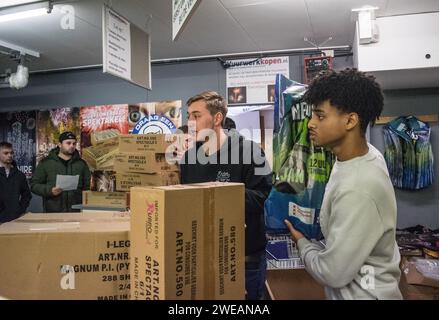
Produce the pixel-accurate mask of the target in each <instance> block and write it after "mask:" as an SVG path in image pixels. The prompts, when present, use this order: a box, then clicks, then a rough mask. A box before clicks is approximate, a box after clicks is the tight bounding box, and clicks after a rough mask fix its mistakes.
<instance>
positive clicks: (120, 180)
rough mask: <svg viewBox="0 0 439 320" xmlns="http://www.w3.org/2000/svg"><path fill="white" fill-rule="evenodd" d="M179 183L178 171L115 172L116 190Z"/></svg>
mask: <svg viewBox="0 0 439 320" xmlns="http://www.w3.org/2000/svg"><path fill="white" fill-rule="evenodd" d="M179 183H180V175H179V173H178V172H173V171H165V172H159V173H155V174H148V173H134V172H131V173H130V172H117V173H116V190H118V191H130V188H132V187H141V186H169V185H175V184H179Z"/></svg>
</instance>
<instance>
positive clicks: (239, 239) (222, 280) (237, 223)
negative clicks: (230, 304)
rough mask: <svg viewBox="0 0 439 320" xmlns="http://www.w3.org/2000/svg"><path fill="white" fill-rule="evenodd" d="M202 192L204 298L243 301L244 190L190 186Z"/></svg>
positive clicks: (220, 185) (213, 185) (234, 185)
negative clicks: (203, 206) (203, 207)
mask: <svg viewBox="0 0 439 320" xmlns="http://www.w3.org/2000/svg"><path fill="white" fill-rule="evenodd" d="M191 186H195V187H198V188H202V189H203V190H204V205H205V209H204V219H205V224H204V234H205V236H204V238H205V256H204V258H205V261H204V266H205V297H206V299H209V300H225V299H226V300H242V299H244V298H245V209H244V204H245V188H244V185H243V184H240V183H223V182H207V183H197V184H191Z"/></svg>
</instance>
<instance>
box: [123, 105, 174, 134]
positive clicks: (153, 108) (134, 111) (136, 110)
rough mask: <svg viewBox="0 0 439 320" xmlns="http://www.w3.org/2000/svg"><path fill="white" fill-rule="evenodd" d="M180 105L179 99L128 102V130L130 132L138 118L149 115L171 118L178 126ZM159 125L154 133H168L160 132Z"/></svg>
mask: <svg viewBox="0 0 439 320" xmlns="http://www.w3.org/2000/svg"><path fill="white" fill-rule="evenodd" d="M181 107H182V103H181V100H174V101H158V102H145V103H137V104H130V105H129V107H128V108H129V117H128V121H129V126H130V129H129V130H130V132H132V131H133V129H134V127H135V126H136V124H137V123H138V122H139V121H140V120H142V119H144V118H145V117H150V116H152V115H158V116H160V117H162V116H164V117H166V118H167V119H169V120H171V121H172V123H173V125H174V126H175V127H176V128H178V127H180V126H181V124H182V115H181V112H182V111H181ZM159 127H160V126H159ZM159 127H157V132H156V133H168V132H160V129H159ZM151 133H154V132H151Z"/></svg>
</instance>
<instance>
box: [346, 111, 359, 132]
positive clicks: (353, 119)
mask: <svg viewBox="0 0 439 320" xmlns="http://www.w3.org/2000/svg"><path fill="white" fill-rule="evenodd" d="M359 125H360V117H359V116H358V113H356V112H351V113H348V114H347V117H346V130H348V131H350V130H353V129H354V128H355V127H356V126H359Z"/></svg>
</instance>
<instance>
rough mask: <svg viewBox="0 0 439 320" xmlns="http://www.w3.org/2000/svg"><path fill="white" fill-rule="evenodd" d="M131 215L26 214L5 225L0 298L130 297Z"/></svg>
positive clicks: (0, 237)
mask: <svg viewBox="0 0 439 320" xmlns="http://www.w3.org/2000/svg"><path fill="white" fill-rule="evenodd" d="M129 228H130V222H129V216H127V215H122V214H117V213H100V214H81V213H71V214H69V213H59V214H58V213H52V214H27V215H25V216H23V217H21V218H20V219H18V220H15V221H13V222H9V223H4V224H2V225H0V256H1V259H2V262H1V263H0V283H1V285H0V296H2V297H4V298H7V299H38V300H40V299H55V300H64V299H69V300H71V299H75V300H76V299H80V300H82V299H91V300H96V299H98V300H107V299H109V300H119V299H125V300H126V299H129V298H130V296H129V295H130V274H129V263H130V258H129V247H130V240H129Z"/></svg>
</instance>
